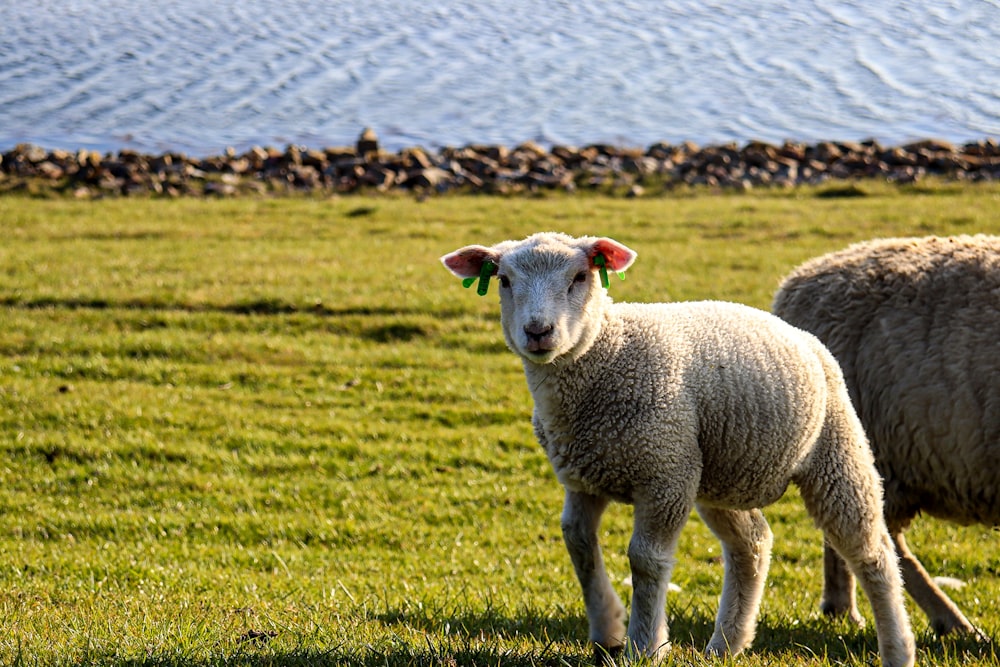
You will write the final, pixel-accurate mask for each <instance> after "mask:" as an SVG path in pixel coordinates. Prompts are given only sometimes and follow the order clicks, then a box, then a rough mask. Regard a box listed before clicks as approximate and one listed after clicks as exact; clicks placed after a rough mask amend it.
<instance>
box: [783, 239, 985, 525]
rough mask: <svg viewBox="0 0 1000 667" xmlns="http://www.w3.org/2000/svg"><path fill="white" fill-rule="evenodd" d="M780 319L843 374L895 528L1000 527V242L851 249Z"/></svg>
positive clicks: (793, 297)
mask: <svg viewBox="0 0 1000 667" xmlns="http://www.w3.org/2000/svg"><path fill="white" fill-rule="evenodd" d="M773 310H774V312H775V314H777V315H778V316H780V317H781V318H783V319H785V320H786V321H788V322H790V323H791V324H793V325H795V326H798V327H800V328H802V329H805V330H807V331H810V332H812V333H814V334H815V335H816V336H817V337H818V338H819V339H820V340H821V341H823V343H824V344H825V345H826V346H827V347H828V348H829V349H830V351H831V352H832V353H833V354H834V356H835V357H836V358H837V360H838V361H839V363H840V364H841V367H842V369H843V371H844V376H845V380H846V382H847V384H848V388H849V391H850V393H851V399H852V401H853V402H854V405H855V408H856V409H857V412H858V415H859V417H860V418H861V421H862V423H863V424H864V426H865V429H866V431H867V432H868V436H869V439H870V441H871V445H872V449H873V451H874V454H875V459H876V464H877V465H878V467H879V470H880V472H881V473H882V475H883V477H884V479H885V490H886V515H887V517H889V519H890V522H892V521H894V520H895V521H897V522H899V523H901V524H904V525H905V523H906V522H907V521H908V520H909V519H910V518H912V516H914V515H915V514H916V512H917V511H925V512H928V513H930V514H934V515H937V516H941V517H943V518H949V519H952V520H956V521H960V522H965V523H972V522H979V523H987V524H996V523H1000V475H998V474H997V471H998V470H1000V238H996V237H986V236H974V237H972V236H968V237H953V238H936V237H929V238H924V239H887V240H882V241H874V242H870V243H864V244H858V245H855V246H851V247H850V248H848V249H846V250H844V251H841V252H837V253H833V254H830V255H825V256H823V257H820V258H817V259H815V260H812V261H810V262H807V263H806V264H804V265H802V266H801V267H799V268H798V269H796V270H795V271H793V272H792V273H791V274H790V275H789V276H788V277H787V278H786V279H785V280H784V282H783V283H782V285H781V287H780V289H779V291H778V293H777V295H776V296H775V301H774V308H773Z"/></svg>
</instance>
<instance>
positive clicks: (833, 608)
mask: <svg viewBox="0 0 1000 667" xmlns="http://www.w3.org/2000/svg"><path fill="white" fill-rule="evenodd" d="M856 588H857V587H856V586H855V585H854V575H853V574H851V569H850V568H849V567H847V563H845V562H844V559H843V558H841V557H840V554H838V553H837V551H836V549H834V548H833V547H831V546H830V543H829V542H828V541H824V544H823V599H822V601H821V602H820V604H819V608H820V611H822V612H823V613H824V614H826V615H827V616H846V617H847V618H848V619H849V620H850V621H851V622H852V623H854V625H856V626H858V627H862V628H863V627H864V626H865V619H864V617H863V616H862V615H861V612H859V611H858V600H857V595H856Z"/></svg>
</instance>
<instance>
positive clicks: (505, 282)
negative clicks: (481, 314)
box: [497, 276, 510, 289]
mask: <svg viewBox="0 0 1000 667" xmlns="http://www.w3.org/2000/svg"><path fill="white" fill-rule="evenodd" d="M497 278H499V279H500V287H503V288H504V289H507V288H509V287H510V278H508V277H507V276H497Z"/></svg>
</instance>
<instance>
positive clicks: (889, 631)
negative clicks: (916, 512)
mask: <svg viewBox="0 0 1000 667" xmlns="http://www.w3.org/2000/svg"><path fill="white" fill-rule="evenodd" d="M829 421H830V420H828V424H827V425H826V426H824V428H823V432H822V434H821V435H820V440H819V442H818V443H817V445H816V451H815V452H813V455H812V458H811V460H810V463H809V466H808V469H807V470H804V471H803V472H802V474H801V475H800V476H798V478H797V479H796V481H797V482H798V486H799V488H800V490H801V491H802V497H803V499H804V500H805V503H806V508H807V509H808V510H809V513H810V514H811V515H812V517H813V519H815V521H816V523H817V524H818V525H819V527H820V528H821V529H822V530H823V532H824V534H825V535H826V538H827V540H828V541H829V543H830V545H831V546H833V548H835V549H836V550H837V552H838V553H839V554H840V555H841V556H842V557H843V558H844V560H845V561H846V562H847V564H848V566H849V567H850V568H851V571H852V572H854V575H855V576H856V577H857V578H858V581H859V583H860V584H861V588H862V590H864V592H865V595H867V596H868V600H869V601H870V602H871V606H872V612H873V614H874V616H875V631H876V632H877V633H878V643H879V654H880V655H881V657H882V665H883V666H884V667H908V666H910V665H912V664H913V662H914V653H915V647H914V641H913V632H912V630H911V629H910V623H909V619H908V618H907V615H906V609H905V608H904V607H903V582H902V577H901V576H900V571H899V563H898V561H897V559H896V552H895V550H894V549H893V545H892V540H891V539H890V537H889V530H888V529H887V528H886V525H885V520H884V519H883V517H882V484H881V481H880V479H879V477H878V474H877V472H876V471H875V466H874V463H873V462H872V459H871V454H870V450H869V449H868V443H867V442H866V441H865V438H864V432H863V431H862V430H861V426H860V424H856V425H855V424H854V421H855V420H851V419H849V418H848V417H847V416H844V417H843V418H842V419H841V420H836V419H835V420H833V421H834V424H833V425H832V426H831V424H830V423H829ZM838 422H839V423H838Z"/></svg>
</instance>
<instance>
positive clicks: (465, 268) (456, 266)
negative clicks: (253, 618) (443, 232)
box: [441, 245, 499, 278]
mask: <svg viewBox="0 0 1000 667" xmlns="http://www.w3.org/2000/svg"><path fill="white" fill-rule="evenodd" d="M498 259H499V253H497V252H496V251H495V250H493V249H492V248H487V247H486V246H481V245H469V246H465V247H464V248H459V249H458V250H456V251H455V252H450V253H448V254H447V255H445V256H444V257H442V258H441V263H442V264H444V265H445V267H446V268H447V269H448V270H449V271H451V272H452V273H454V274H455V275H456V276H458V277H459V278H479V277H480V272H481V271H482V269H483V263H485V262H492V264H493V271H492V273H491V275H493V274H495V273H496V271H497V261H498Z"/></svg>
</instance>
